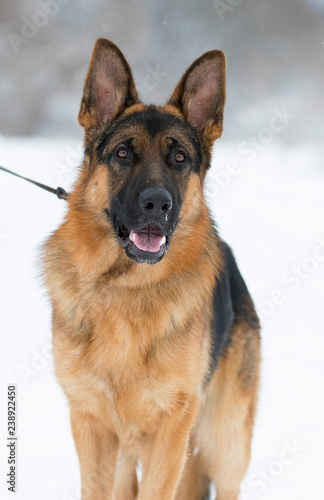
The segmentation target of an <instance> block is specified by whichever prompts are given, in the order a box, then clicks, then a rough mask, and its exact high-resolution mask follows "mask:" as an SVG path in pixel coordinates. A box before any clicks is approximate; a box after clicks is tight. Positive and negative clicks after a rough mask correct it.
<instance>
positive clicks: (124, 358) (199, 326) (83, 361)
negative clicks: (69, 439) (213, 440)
mask: <svg viewBox="0 0 324 500" xmlns="http://www.w3.org/2000/svg"><path fill="white" fill-rule="evenodd" d="M170 286H171V287H172V289H173V294H171V295H170V293H169V295H168V294H167V291H168V290H167V289H168V288H169V287H170ZM82 289H83V295H84V297H83V298H82V296H81V297H80V294H79V298H78V306H77V308H76V309H75V317H74V321H76V320H77V318H78V320H80V318H81V317H82V320H81V322H80V325H79V332H78V333H76V332H74V333H73V335H66V329H64V328H61V326H60V322H59V321H58V320H57V319H56V317H55V311H54V318H53V342H54V355H56V353H57V356H55V357H56V373H57V376H58V378H59V380H61V383H62V385H63V387H64V390H65V392H66V394H67V396H68V397H69V399H70V401H73V402H74V403H75V404H76V406H77V407H78V409H79V410H80V409H82V411H83V412H84V414H85V415H87V413H88V412H89V410H90V409H91V413H92V415H97V417H98V418H99V419H102V418H104V420H106V419H107V422H108V421H109V425H110V426H113V427H114V429H113V430H114V431H116V433H117V434H118V435H119V436H120V437H121V438H122V436H124V438H125V441H126V439H127V440H128V441H129V439H130V434H131V435H132V436H133V437H134V439H135V440H136V439H138V435H141V434H146V433H148V432H154V429H155V428H156V427H157V426H158V425H159V423H160V422H161V420H162V419H163V417H165V416H166V415H167V414H169V413H171V412H174V410H175V409H176V408H179V410H180V408H182V407H183V405H184V404H186V401H187V398H188V396H190V395H191V394H192V393H193V392H195V393H197V391H198V392H200V385H201V384H202V378H203V374H204V373H205V371H206V363H208V356H209V340H208V338H207V335H208V333H207V332H208V326H207V325H208V308H207V307H206V303H204V301H203V296H202V295H203V294H202V293H201V296H199V289H198V290H197V296H196V298H195V301H194V302H193V301H192V291H189V290H188V289H186V287H183V286H182V287H181V288H179V286H176V284H175V283H172V284H171V283H170V284H168V283H165V284H164V285H161V284H156V285H154V286H150V287H149V289H148V290H144V291H143V289H141V288H139V289H129V290H127V291H126V290H125V289H124V288H109V287H108V289H107V287H103V288H102V290H101V289H100V285H98V283H97V284H96V285H95V283H92V284H90V283H89V284H88V285H87V286H86V285H85V284H84V283H83V287H82ZM103 290H105V291H103ZM92 294H95V295H96V298H97V299H98V297H99V296H100V300H99V301H98V300H95V301H92V300H90V298H91V296H92ZM81 295H82V294H81ZM80 299H81V300H80ZM187 302H188V308H187V309H186V310H187V314H186V315H183V316H182V315H180V314H179V303H182V304H183V303H187ZM162 304H163V307H162ZM189 304H190V306H189ZM159 305H161V306H159ZM84 318H87V320H85V319H84ZM71 320H72V318H71ZM193 353H194V355H193ZM179 359H181V365H179ZM193 360H194V362H193ZM197 381H198V383H197Z"/></svg>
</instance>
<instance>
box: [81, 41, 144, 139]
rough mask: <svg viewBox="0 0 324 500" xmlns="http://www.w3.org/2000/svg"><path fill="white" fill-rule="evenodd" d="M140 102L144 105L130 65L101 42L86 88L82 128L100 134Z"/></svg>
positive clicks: (114, 50)
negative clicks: (104, 128) (127, 109)
mask: <svg viewBox="0 0 324 500" xmlns="http://www.w3.org/2000/svg"><path fill="white" fill-rule="evenodd" d="M137 102H140V101H139V98H138V94H137V91H136V88H135V83H134V80H133V76H132V72H131V69H130V67H129V65H128V62H127V61H126V59H125V57H124V56H123V54H122V53H121V51H120V50H119V48H118V47H117V46H116V45H115V44H113V43H112V42H110V41H109V40H106V39H105V38H99V39H98V40H97V41H96V43H95V46H94V48H93V52H92V57H91V63H90V67H89V70H88V74H87V77H86V81H85V84H84V92H83V97H82V101H81V108H80V113H79V123H80V125H82V126H83V127H84V130H85V132H87V131H91V130H96V129H97V128H99V127H100V126H101V125H102V124H104V123H110V122H111V121H112V120H114V118H116V116H117V115H118V114H120V113H121V112H122V111H123V110H124V109H125V108H127V107H128V106H131V105H132V104H135V103H137Z"/></svg>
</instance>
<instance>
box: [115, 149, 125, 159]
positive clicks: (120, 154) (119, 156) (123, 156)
mask: <svg viewBox="0 0 324 500" xmlns="http://www.w3.org/2000/svg"><path fill="white" fill-rule="evenodd" d="M116 155H117V156H118V158H128V151H127V149H125V148H121V149H119V150H118V151H117V153H116Z"/></svg>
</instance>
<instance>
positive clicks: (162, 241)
mask: <svg viewBox="0 0 324 500" xmlns="http://www.w3.org/2000/svg"><path fill="white" fill-rule="evenodd" d="M165 242H166V237H165V236H163V238H161V243H160V246H162V245H164V243H165Z"/></svg>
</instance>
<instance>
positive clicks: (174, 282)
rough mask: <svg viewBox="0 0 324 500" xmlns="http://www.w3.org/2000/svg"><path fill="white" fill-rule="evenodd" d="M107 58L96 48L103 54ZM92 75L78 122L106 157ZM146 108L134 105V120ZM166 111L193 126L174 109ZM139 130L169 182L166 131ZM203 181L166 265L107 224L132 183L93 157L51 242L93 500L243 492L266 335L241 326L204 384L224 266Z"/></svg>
mask: <svg viewBox="0 0 324 500" xmlns="http://www.w3.org/2000/svg"><path fill="white" fill-rule="evenodd" d="M100 44H101V45H103V46H104V50H108V49H107V47H108V46H107V44H105V43H104V42H100ZM100 44H99V45H100ZM108 48H109V47H108ZM114 50H115V49H114ZM98 54H99V53H98V47H97V48H96V49H95V51H94V56H93V60H96V58H98V57H101V56H99V55H98ZM109 57H111V54H110V55H109ZM116 57H117V56H116ZM217 57H219V56H218V55H217ZM93 64H94V63H93ZM100 64H101V63H100ZM117 66H118V65H117ZM91 68H92V67H90V70H89V73H88V79H87V82H86V85H85V96H84V99H83V101H82V106H81V112H80V117H81V118H79V119H80V121H81V122H82V123H83V125H84V127H85V129H86V144H87V145H89V144H90V145H92V151H95V148H96V147H97V141H98V140H99V138H100V134H101V132H100V131H102V127H103V125H102V123H101V122H100V120H99V122H96V119H95V118H94V117H95V116H97V115H96V113H95V111H94V110H93V109H92V108H91V106H93V105H94V106H95V104H93V103H92V101H91V99H92V100H93V97H92V94H91V92H92V90H91V87H90V86H89V85H90V84H89V78H90V80H91V79H93V78H94V76H93V71H94V70H93V69H91ZM118 68H119V66H118ZM118 71H119V69H118ZM118 78H119V79H121V80H122V81H126V80H125V79H123V78H122V77H121V75H120V74H119V73H118ZM130 85H131V88H132V93H133V96H135V91H134V89H133V81H132V80H131V81H130ZM125 92H126V91H125V89H124V88H122V93H124V94H125ZM136 95H137V94H136ZM135 97H136V96H135ZM135 100H136V99H135ZM94 103H95V100H94ZM89 106H90V107H89ZM118 106H121V104H120V103H119V104H118ZM113 109H114V108H113ZM118 109H119V108H118ZM145 109H146V108H145V107H144V106H143V105H142V104H140V103H136V102H135V103H133V104H132V105H130V106H128V107H127V108H126V109H125V110H124V111H123V116H127V115H129V116H130V115H131V114H135V113H138V112H139V111H145ZM159 109H160V110H161V111H163V112H165V113H169V114H173V115H175V116H178V117H179V118H181V119H184V118H183V115H182V113H180V111H179V110H177V108H176V107H175V106H174V104H173V103H171V104H168V105H166V106H165V108H159ZM217 127H219V124H217ZM89 130H90V132H89ZM130 133H131V135H132V137H134V144H135V146H134V147H136V148H138V149H139V150H140V151H142V152H143V151H144V152H145V155H146V156H145V158H146V162H148V163H149V162H151V164H152V169H151V171H150V175H152V176H155V177H154V178H156V179H158V178H159V175H160V174H161V170H160V169H161V168H163V166H161V165H160V164H159V162H158V160H157V158H159V151H163V148H166V147H167V141H168V134H157V135H156V136H155V137H154V138H152V137H150V136H149V134H147V133H146V132H145V130H137V129H134V130H131V131H130ZM169 133H170V134H171V133H172V131H169ZM89 134H90V135H89ZM118 140H119V139H118ZM184 140H185V139H184ZM206 140H207V139H206ZM208 140H209V139H208ZM208 140H207V142H208ZM116 141H117V139H116ZM117 143H118V141H117ZM188 148H190V145H188ZM206 148H207V146H206ZM143 154H144V153H143ZM134 175H136V172H135V173H134ZM202 181H203V176H200V177H199V176H198V175H196V174H193V173H192V174H190V175H189V176H188V178H186V180H185V182H183V181H182V182H181V183H179V192H180V193H182V194H183V198H184V201H183V205H182V209H181V213H180V219H179V223H178V225H177V228H176V231H175V233H174V235H173V237H172V243H171V245H170V248H169V250H168V252H167V253H166V255H165V257H164V258H163V260H162V261H161V262H159V263H158V264H156V265H148V264H137V263H135V262H134V261H132V260H130V259H129V258H128V257H127V256H126V254H125V252H124V249H123V248H122V247H121V246H120V244H119V243H118V240H117V238H116V237H115V234H114V229H113V227H112V225H111V224H109V223H108V222H107V220H106V218H105V217H104V216H103V211H104V210H105V208H106V207H107V206H108V207H109V204H110V202H111V199H112V196H113V195H114V193H115V192H117V191H118V189H120V186H121V185H123V183H125V182H127V180H126V178H125V177H118V176H113V175H112V174H111V173H110V174H109V172H108V169H107V168H105V167H103V166H101V165H100V164H98V163H97V161H96V160H94V161H93V162H92V163H91V164H90V159H89V157H88V156H87V155H86V157H85V160H84V164H83V165H82V167H81V171H80V176H79V178H78V181H77V182H76V185H75V187H74V190H73V192H72V193H71V194H70V196H69V208H68V213H67V217H66V220H65V222H64V223H63V224H62V225H61V227H60V228H59V229H58V230H57V231H56V232H55V233H54V234H53V235H52V237H51V238H50V239H49V240H48V242H47V243H46V245H45V247H44V273H45V277H46V283H47V287H48V290H49V293H50V298H51V301H52V305H53V349H54V359H55V370H56V375H57V378H58V380H59V382H60V384H61V385H62V387H63V390H64V392H65V394H66V396H67V398H68V400H69V405H70V409H71V424H72V431H73V437H74V440H75V445H76V449H77V452H78V455H79V460H80V468H81V477H82V500H133V499H135V498H138V499H139V500H149V499H150V500H152V499H160V500H173V499H175V498H176V499H177V500H202V498H203V495H204V494H205V493H206V488H207V486H208V481H213V482H214V483H215V484H216V487H217V491H218V497H217V498H218V499H220V500H237V498H238V492H239V485H240V482H241V480H242V478H243V476H244V473H245V470H246V468H247V465H248V461H249V455H250V441H251V435H252V428H253V419H254V413H255V405H256V393H257V384H258V366H259V334H258V331H257V330H253V329H251V327H250V326H248V325H246V324H245V323H244V322H241V323H236V324H235V326H234V328H233V331H232V333H231V343H230V345H229V346H228V347H227V348H226V352H225V353H224V355H223V356H221V358H220V361H219V364H218V367H217V369H216V370H215V372H214V374H213V376H212V379H211V380H210V382H209V383H208V384H207V385H206V383H205V380H206V377H207V375H208V371H209V359H210V351H211V321H212V292H213V289H214V287H215V286H216V280H217V279H218V278H219V276H220V275H221V272H222V270H223V266H224V259H223V255H222V252H221V250H220V241H219V239H218V237H217V235H216V233H215V232H214V231H213V229H212V227H211V221H210V218H209V214H208V210H207V207H206V203H205V200H204V196H203V188H202ZM251 307H252V308H253V306H252V305H251ZM138 459H140V460H141V462H142V467H143V479H142V482H141V484H140V487H139V489H138V484H137V478H136V473H135V466H136V463H137V461H138Z"/></svg>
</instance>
